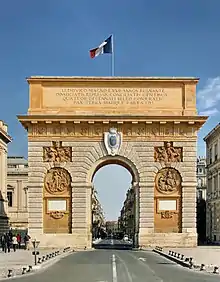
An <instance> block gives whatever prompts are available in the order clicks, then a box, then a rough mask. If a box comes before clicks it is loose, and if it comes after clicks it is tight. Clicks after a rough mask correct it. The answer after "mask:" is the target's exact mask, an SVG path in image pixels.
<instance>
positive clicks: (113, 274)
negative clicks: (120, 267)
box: [112, 254, 118, 282]
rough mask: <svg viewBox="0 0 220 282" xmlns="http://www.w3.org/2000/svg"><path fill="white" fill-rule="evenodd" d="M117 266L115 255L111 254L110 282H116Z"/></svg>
mask: <svg viewBox="0 0 220 282" xmlns="http://www.w3.org/2000/svg"><path fill="white" fill-rule="evenodd" d="M117 281H118V278H117V267H116V261H115V255H114V254H113V255H112V282H117Z"/></svg>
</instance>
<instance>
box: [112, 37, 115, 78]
mask: <svg viewBox="0 0 220 282" xmlns="http://www.w3.org/2000/svg"><path fill="white" fill-rule="evenodd" d="M111 59H112V61H111V73H112V76H114V75H115V50H114V37H113V34H112V58H111Z"/></svg>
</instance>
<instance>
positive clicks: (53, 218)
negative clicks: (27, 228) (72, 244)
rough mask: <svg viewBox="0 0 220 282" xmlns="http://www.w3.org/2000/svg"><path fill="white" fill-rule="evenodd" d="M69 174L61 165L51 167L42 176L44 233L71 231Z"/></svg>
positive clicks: (70, 180)
mask: <svg viewBox="0 0 220 282" xmlns="http://www.w3.org/2000/svg"><path fill="white" fill-rule="evenodd" d="M71 182H72V179H71V175H70V173H69V172H68V170H66V169H65V168H63V167H60V166H59V167H56V166H54V167H52V168H50V169H49V170H47V173H46V174H45V177H44V188H43V214H44V220H43V227H44V233H71V231H72V188H71Z"/></svg>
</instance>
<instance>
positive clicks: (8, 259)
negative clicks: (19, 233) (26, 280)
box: [0, 249, 55, 278]
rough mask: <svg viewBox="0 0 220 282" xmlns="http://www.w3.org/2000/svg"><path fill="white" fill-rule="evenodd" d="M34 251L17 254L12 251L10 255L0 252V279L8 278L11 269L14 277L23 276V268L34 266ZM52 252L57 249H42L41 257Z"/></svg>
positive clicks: (20, 251)
mask: <svg viewBox="0 0 220 282" xmlns="http://www.w3.org/2000/svg"><path fill="white" fill-rule="evenodd" d="M32 251H33V250H29V251H28V250H16V252H14V251H13V250H11V252H10V253H4V252H2V251H0V278H4V277H7V274H8V270H9V269H12V271H13V276H14V275H19V274H21V272H22V268H23V267H27V266H29V265H32V266H33V265H34V256H33V255H32ZM52 251H55V249H42V250H41V249H40V250H39V252H40V254H39V256H40V257H41V256H43V255H44V254H49V253H51V252H52Z"/></svg>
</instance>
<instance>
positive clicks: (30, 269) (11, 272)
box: [0, 247, 74, 281]
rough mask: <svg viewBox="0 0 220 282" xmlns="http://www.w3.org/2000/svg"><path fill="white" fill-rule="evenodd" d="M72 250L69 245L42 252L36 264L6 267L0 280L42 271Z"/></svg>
mask: <svg viewBox="0 0 220 282" xmlns="http://www.w3.org/2000/svg"><path fill="white" fill-rule="evenodd" d="M73 252H74V250H73V249H72V250H71V248H70V247H66V248H64V249H61V250H57V251H53V252H50V253H48V254H44V255H42V256H38V262H37V265H28V266H27V265H24V266H20V267H19V268H17V269H12V268H11V269H8V270H7V271H6V272H7V274H5V275H4V276H3V277H0V280H2V281H3V280H9V279H15V278H20V277H21V276H25V277H27V276H30V275H33V274H36V273H37V272H38V271H43V270H45V269H46V268H48V267H50V266H52V265H53V264H55V263H56V262H58V261H59V260H60V259H62V258H64V257H66V256H68V255H70V254H72V253H73Z"/></svg>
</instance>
